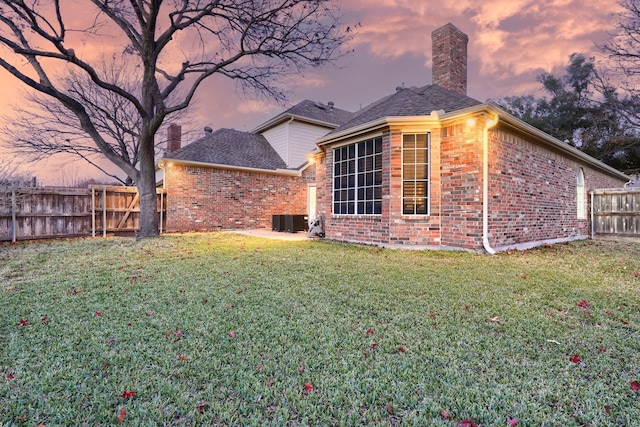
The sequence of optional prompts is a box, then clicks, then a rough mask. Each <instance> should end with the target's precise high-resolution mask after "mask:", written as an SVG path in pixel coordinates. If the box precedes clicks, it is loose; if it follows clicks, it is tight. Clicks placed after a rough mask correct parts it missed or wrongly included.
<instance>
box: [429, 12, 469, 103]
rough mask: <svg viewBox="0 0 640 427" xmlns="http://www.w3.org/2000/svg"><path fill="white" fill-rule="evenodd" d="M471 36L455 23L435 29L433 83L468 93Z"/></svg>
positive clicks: (432, 35)
mask: <svg viewBox="0 0 640 427" xmlns="http://www.w3.org/2000/svg"><path fill="white" fill-rule="evenodd" d="M468 42H469V37H467V35H466V34H465V33H463V32H462V31H460V30H459V29H457V28H456V27H455V26H454V25H453V24H451V23H449V24H447V25H445V26H443V27H440V28H437V29H435V30H433V32H432V33H431V43H432V47H431V54H432V56H433V60H432V66H431V68H432V75H433V79H432V81H433V84H436V85H439V86H442V87H443V88H445V89H450V90H453V91H456V92H458V93H461V94H463V95H466V94H467V43H468Z"/></svg>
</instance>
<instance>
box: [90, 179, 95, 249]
mask: <svg viewBox="0 0 640 427" xmlns="http://www.w3.org/2000/svg"><path fill="white" fill-rule="evenodd" d="M91 237H96V189H95V187H91Z"/></svg>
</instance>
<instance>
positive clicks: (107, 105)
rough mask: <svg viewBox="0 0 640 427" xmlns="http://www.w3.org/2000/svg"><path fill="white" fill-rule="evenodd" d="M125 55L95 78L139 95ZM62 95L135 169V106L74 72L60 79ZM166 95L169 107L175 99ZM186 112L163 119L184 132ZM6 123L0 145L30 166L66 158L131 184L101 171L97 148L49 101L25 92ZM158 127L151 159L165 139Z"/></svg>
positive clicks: (103, 168)
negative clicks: (84, 112) (77, 106)
mask: <svg viewBox="0 0 640 427" xmlns="http://www.w3.org/2000/svg"><path fill="white" fill-rule="evenodd" d="M128 59H129V58H128V55H125V56H120V57H117V55H115V54H114V55H113V56H112V57H111V59H110V60H109V61H106V60H103V62H102V63H101V64H100V68H99V69H97V70H96V71H97V72H98V73H99V75H100V78H101V79H103V80H105V81H110V82H112V83H113V84H115V85H117V86H118V87H120V88H122V89H124V90H126V91H127V92H129V93H132V94H136V96H139V95H140V85H139V82H140V80H141V76H140V73H139V70H138V68H137V67H132V66H131V65H130V64H129V62H128ZM61 88H62V91H64V92H65V93H67V94H68V95H69V96H70V97H72V98H74V99H75V100H76V101H77V102H78V103H80V104H82V105H84V106H85V108H86V110H87V112H88V114H89V115H90V117H91V118H92V120H93V123H94V124H95V127H96V129H97V130H98V131H99V132H100V134H101V135H102V136H103V138H104V140H105V143H107V144H109V146H110V149H111V150H112V151H113V152H114V153H116V154H117V155H118V156H119V157H120V159H122V160H123V161H125V162H127V163H128V164H129V165H130V166H131V167H133V168H136V169H137V168H138V166H139V162H140V135H141V131H142V120H141V118H140V115H139V114H138V112H137V111H136V109H135V106H134V105H133V104H132V103H131V102H129V101H128V100H127V99H125V98H122V97H120V96H118V95H116V94H114V93H113V92H110V91H108V90H105V89H103V88H101V87H100V86H97V85H94V84H92V82H91V80H90V78H89V77H88V76H87V75H86V74H84V73H80V72H78V71H77V70H73V69H72V70H71V71H70V72H69V73H68V74H67V75H66V76H64V78H63V79H61ZM176 96H177V94H175V93H174V94H172V96H171V99H170V100H169V102H171V101H172V100H174V99H175V98H176ZM188 111H189V110H188V109H184V110H180V111H176V112H175V113H173V114H171V115H168V116H167V119H171V120H173V121H178V122H180V123H181V125H182V126H183V127H188V122H189V119H188V116H187V114H186V113H187V112H188ZM13 112H14V114H13V115H12V117H11V118H9V117H4V122H5V123H6V124H5V125H4V126H3V127H2V138H3V140H4V145H7V146H10V147H12V148H13V151H14V152H17V153H19V154H20V155H22V156H24V157H28V158H30V159H33V160H41V159H45V158H48V157H50V156H52V155H55V154H62V153H64V154H68V155H71V156H73V157H76V158H80V159H82V160H83V161H85V162H86V163H88V164H90V165H91V166H93V167H95V168H96V169H98V170H99V171H101V172H102V173H103V174H105V175H107V176H110V177H112V178H113V179H115V180H117V181H119V182H120V183H122V184H125V185H130V184H131V183H132V182H133V179H132V178H131V177H129V176H126V177H124V178H123V177H121V175H118V174H114V173H113V172H110V171H109V170H108V169H107V168H106V164H107V163H108V162H105V160H106V159H105V156H104V154H103V152H102V151H101V150H100V148H99V147H98V146H97V145H96V144H95V143H94V141H93V140H92V139H91V138H90V137H89V136H88V134H87V133H86V132H85V131H84V129H83V128H82V124H81V122H80V120H79V119H78V117H77V116H75V115H70V114H69V110H68V109H67V108H66V107H65V106H64V104H62V103H61V102H60V101H58V100H57V99H55V98H52V97H49V96H47V95H44V94H42V93H40V92H37V91H30V92H28V93H27V94H26V95H25V96H24V97H23V99H22V103H21V104H16V105H14V106H13ZM163 127H166V126H165V125H164V124H163V126H162V127H160V128H159V131H158V132H157V134H158V135H160V137H156V138H155V150H154V153H155V157H156V158H157V157H159V155H160V154H161V152H162V151H163V149H164V147H165V146H166V139H163V138H162V137H161V136H162V135H166V131H165V132H163V130H164V129H163Z"/></svg>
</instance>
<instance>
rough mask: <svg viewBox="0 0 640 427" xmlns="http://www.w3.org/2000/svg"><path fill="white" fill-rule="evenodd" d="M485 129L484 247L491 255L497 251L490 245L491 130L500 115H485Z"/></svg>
mask: <svg viewBox="0 0 640 427" xmlns="http://www.w3.org/2000/svg"><path fill="white" fill-rule="evenodd" d="M483 117H484V129H483V131H482V246H484V250H485V251H487V253H488V254H490V255H495V253H496V251H495V249H493V248H492V247H491V244H490V243H489V129H490V128H492V127H494V126H496V125H497V124H498V115H497V114H496V113H493V114H491V115H489V114H486V113H485V114H483Z"/></svg>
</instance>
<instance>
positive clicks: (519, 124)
mask: <svg viewBox="0 0 640 427" xmlns="http://www.w3.org/2000/svg"><path fill="white" fill-rule="evenodd" d="M485 112H491V113H494V114H497V115H498V120H499V122H502V123H504V124H505V125H507V126H510V127H512V128H514V129H516V130H518V131H520V132H522V133H525V134H527V135H529V136H532V137H533V138H534V139H536V140H537V141H538V142H539V143H541V144H542V145H544V146H546V147H547V148H550V149H552V150H555V151H557V152H561V153H563V154H565V155H568V156H569V157H572V158H574V159H576V160H579V161H581V162H583V163H586V164H589V165H590V166H593V167H595V168H596V169H599V170H600V171H602V172H604V173H607V174H608V175H610V176H613V177H615V178H618V179H621V180H627V181H629V180H630V179H631V177H629V176H628V175H626V174H624V173H622V172H620V171H619V170H617V169H615V168H613V167H611V166H609V165H607V164H605V163H602V162H601V161H600V160H597V159H596V158H594V157H591V156H590V155H588V154H586V153H584V152H583V151H581V150H579V149H578V148H575V147H572V146H571V145H569V144H566V143H564V142H562V141H560V140H559V139H557V138H554V137H553V136H551V135H549V134H547V133H546V132H543V131H541V130H540V129H538V128H536V127H534V126H532V125H530V124H529V123H526V122H525V121H523V120H521V119H519V118H517V117H515V116H514V115H512V114H510V113H508V112H506V111H505V110H503V109H502V108H500V107H499V106H498V105H496V104H494V103H491V102H489V103H484V104H478V105H474V106H471V107H466V108H462V109H459V110H454V111H451V112H448V113H447V112H445V113H442V112H438V111H433V112H432V113H431V114H430V115H425V116H392V117H383V118H380V119H377V120H374V121H371V122H367V123H363V124H361V125H358V126H355V127H352V128H349V129H345V130H343V131H340V132H337V133H334V134H330V135H327V136H325V137H322V138H320V139H318V140H317V141H316V145H317V146H318V147H323V146H325V145H328V144H331V143H334V142H338V141H340V140H344V139H346V138H351V137H356V136H359V135H362V134H365V133H369V132H373V131H376V130H380V129H384V128H385V127H388V126H393V125H403V126H407V125H428V126H432V127H444V126H447V125H449V123H452V122H455V121H459V120H461V119H463V118H465V117H470V118H471V117H474V116H476V117H477V116H481V115H482V114H483V113H485Z"/></svg>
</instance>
